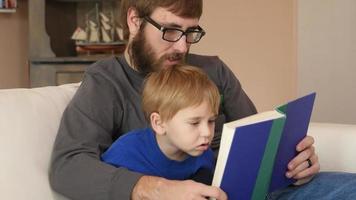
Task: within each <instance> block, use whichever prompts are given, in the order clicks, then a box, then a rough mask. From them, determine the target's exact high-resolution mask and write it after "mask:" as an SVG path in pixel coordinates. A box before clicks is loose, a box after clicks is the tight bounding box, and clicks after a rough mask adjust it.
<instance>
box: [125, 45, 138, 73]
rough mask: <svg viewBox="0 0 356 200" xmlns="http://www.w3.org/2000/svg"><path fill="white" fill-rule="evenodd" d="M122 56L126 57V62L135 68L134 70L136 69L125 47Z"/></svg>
mask: <svg viewBox="0 0 356 200" xmlns="http://www.w3.org/2000/svg"><path fill="white" fill-rule="evenodd" d="M124 56H125V59H126V62H127V63H128V64H129V66H130V67H131V68H132V69H133V70H135V71H138V70H137V68H136V67H135V66H134V65H133V63H132V59H131V56H130V54H129V50H128V48H126V50H125V52H124Z"/></svg>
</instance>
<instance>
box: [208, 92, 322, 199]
mask: <svg viewBox="0 0 356 200" xmlns="http://www.w3.org/2000/svg"><path fill="white" fill-rule="evenodd" d="M314 99H315V93H312V94H310V95H307V96H304V97H301V98H298V99H296V100H294V101H291V102H288V103H287V104H285V105H282V106H280V107H278V108H277V109H276V110H274V111H267V112H263V113H258V114H256V115H252V116H250V117H247V118H243V119H240V120H236V121H233V122H229V123H226V124H224V128H223V133H222V138H221V143H220V151H219V155H218V161H217V165H216V169H215V172H214V178H213V185H214V186H218V187H220V188H222V189H223V190H224V191H225V192H226V193H227V195H228V198H229V199H239V200H250V199H254V200H259V199H264V197H265V196H266V194H267V193H269V192H271V191H275V190H276V189H280V188H283V187H286V186H288V185H290V184H291V183H293V182H295V180H293V179H288V178H286V177H285V173H286V171H287V164H288V163H289V161H290V160H291V159H292V158H293V157H295V156H296V155H297V152H296V150H295V147H296V145H297V143H299V142H300V141H301V140H302V139H303V138H304V137H305V136H306V133H307V130H308V125H309V121H310V117H311V112H312V109H313V104H314Z"/></svg>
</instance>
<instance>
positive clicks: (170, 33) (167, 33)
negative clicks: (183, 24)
mask: <svg viewBox="0 0 356 200" xmlns="http://www.w3.org/2000/svg"><path fill="white" fill-rule="evenodd" d="M143 19H144V20H146V21H147V22H148V23H150V24H152V25H153V26H154V27H156V28H157V29H158V30H160V31H162V33H163V34H162V39H163V40H166V41H168V42H177V41H178V40H180V38H182V37H183V35H185V36H186V39H185V41H186V42H187V43H189V44H193V43H197V42H199V41H200V39H201V38H202V37H203V36H204V35H205V31H204V30H203V29H202V28H201V27H200V26H198V27H196V28H189V29H188V30H186V31H182V30H180V29H178V28H167V27H163V26H161V25H159V24H158V23H157V22H155V21H154V20H153V19H151V18H150V17H148V16H145V17H144V18H143Z"/></svg>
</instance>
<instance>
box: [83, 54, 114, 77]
mask: <svg viewBox="0 0 356 200" xmlns="http://www.w3.org/2000/svg"><path fill="white" fill-rule="evenodd" d="M118 65H120V63H119V62H118V61H117V58H116V57H108V58H103V59H100V60H98V61H96V62H95V63H93V64H91V65H90V66H88V67H87V69H86V72H89V73H99V72H106V71H111V70H114V69H115V68H117V66H118Z"/></svg>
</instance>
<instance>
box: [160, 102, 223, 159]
mask: <svg viewBox="0 0 356 200" xmlns="http://www.w3.org/2000/svg"><path fill="white" fill-rule="evenodd" d="M215 119H216V115H214V113H213V112H212V111H211V109H210V106H209V104H208V103H207V101H204V102H203V103H202V104H200V105H199V106H193V107H188V108H185V109H182V110H180V111H178V112H177V114H176V115H174V117H173V118H172V119H171V120H168V121H167V122H163V126H164V129H165V135H164V137H161V139H162V140H163V141H162V140H161V142H160V139H159V140H158V143H159V145H160V148H161V149H162V151H163V152H164V153H165V154H166V156H168V157H169V158H170V159H172V160H183V159H185V158H186V157H187V155H191V156H199V155H201V154H202V153H203V152H204V151H206V150H207V149H208V148H209V146H210V143H211V141H212V139H213V136H214V128H215Z"/></svg>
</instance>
